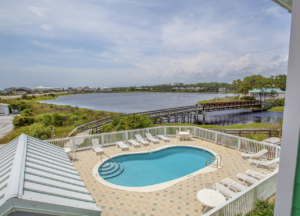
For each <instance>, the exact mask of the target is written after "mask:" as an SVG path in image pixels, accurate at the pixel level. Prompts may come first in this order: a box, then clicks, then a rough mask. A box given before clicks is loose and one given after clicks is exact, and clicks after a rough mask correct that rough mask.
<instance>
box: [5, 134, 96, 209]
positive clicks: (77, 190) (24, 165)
mask: <svg viewBox="0 0 300 216" xmlns="http://www.w3.org/2000/svg"><path fill="white" fill-rule="evenodd" d="M13 211H21V212H22V211H26V212H38V213H42V214H52V215H57V214H59V215H61V214H64V215H65V214H66V215H100V213H101V210H100V208H99V207H97V206H96V204H95V201H94V200H93V199H92V197H91V195H90V193H89V192H88V191H87V189H86V187H85V185H84V184H83V182H82V180H81V178H80V176H79V175H78V173H77V171H76V169H75V168H74V166H73V164H72V163H71V161H70V160H69V158H68V156H67V155H66V153H65V152H64V150H63V149H62V148H60V147H57V146H54V145H52V144H49V143H47V142H44V141H42V140H39V139H36V138H33V137H30V136H27V135H25V134H22V135H21V136H19V137H18V138H16V139H14V140H13V141H11V142H10V143H8V144H7V145H5V146H4V147H2V148H0V215H8V214H9V213H10V212H13Z"/></svg>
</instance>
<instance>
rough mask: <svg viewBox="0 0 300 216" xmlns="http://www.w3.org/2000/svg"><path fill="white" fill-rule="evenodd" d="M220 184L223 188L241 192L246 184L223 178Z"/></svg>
mask: <svg viewBox="0 0 300 216" xmlns="http://www.w3.org/2000/svg"><path fill="white" fill-rule="evenodd" d="M221 183H222V184H223V185H225V186H228V187H230V188H233V189H235V190H236V191H242V190H244V189H246V188H247V184H246V183H239V182H236V181H233V180H232V179H230V178H225V179H223V180H222V181H221Z"/></svg>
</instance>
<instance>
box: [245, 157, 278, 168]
mask: <svg viewBox="0 0 300 216" xmlns="http://www.w3.org/2000/svg"><path fill="white" fill-rule="evenodd" d="M249 162H250V166H254V167H258V166H263V167H267V168H268V169H269V170H274V169H276V168H277V163H279V158H276V159H273V160H270V161H267V160H254V159H249Z"/></svg>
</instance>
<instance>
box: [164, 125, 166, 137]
mask: <svg viewBox="0 0 300 216" xmlns="http://www.w3.org/2000/svg"><path fill="white" fill-rule="evenodd" d="M166 135H167V127H166V126H164V136H166Z"/></svg>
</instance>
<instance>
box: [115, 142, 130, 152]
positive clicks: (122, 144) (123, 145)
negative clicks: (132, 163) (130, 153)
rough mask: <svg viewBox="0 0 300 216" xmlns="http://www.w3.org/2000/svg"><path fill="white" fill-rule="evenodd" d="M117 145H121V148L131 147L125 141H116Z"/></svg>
mask: <svg viewBox="0 0 300 216" xmlns="http://www.w3.org/2000/svg"><path fill="white" fill-rule="evenodd" d="M116 145H117V146H119V148H120V149H122V150H123V149H129V148H128V145H126V144H125V143H123V142H122V141H119V142H116Z"/></svg>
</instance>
